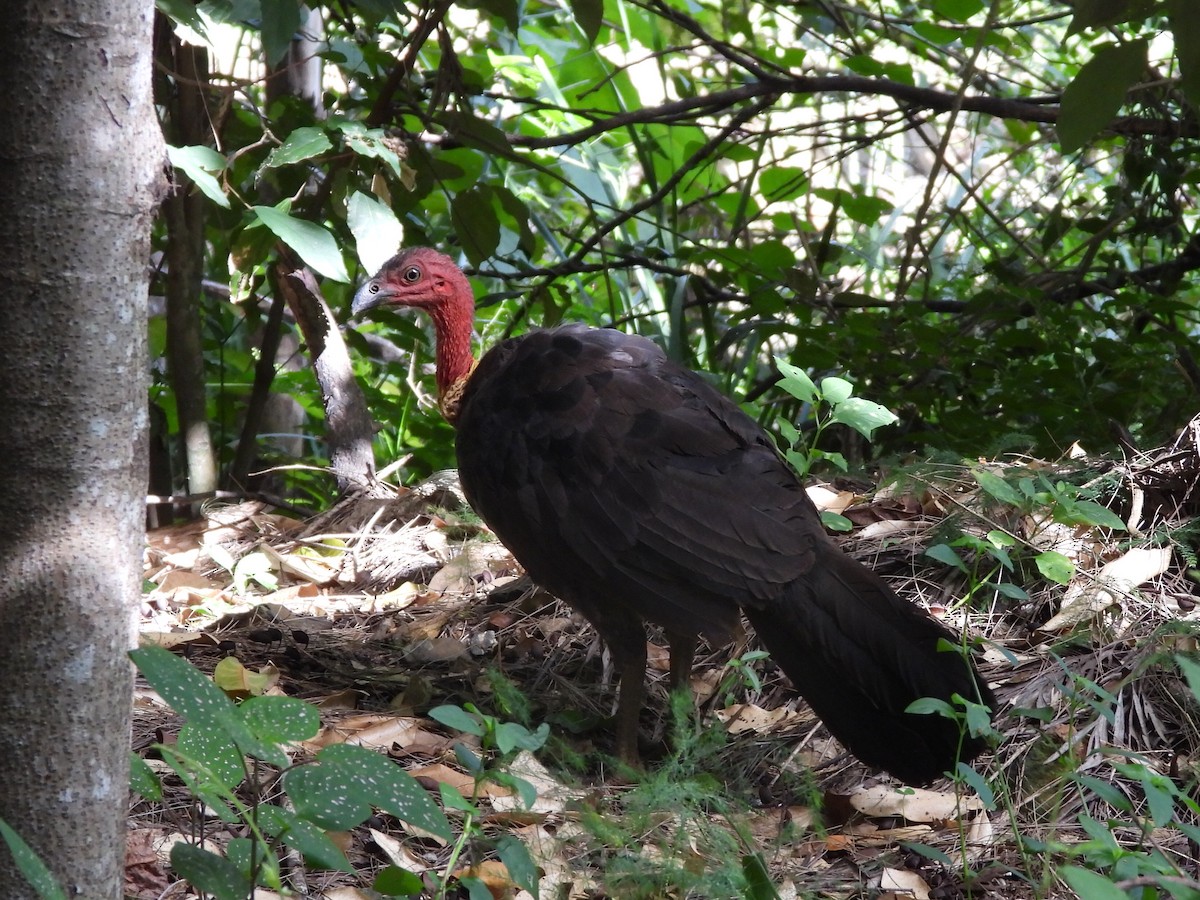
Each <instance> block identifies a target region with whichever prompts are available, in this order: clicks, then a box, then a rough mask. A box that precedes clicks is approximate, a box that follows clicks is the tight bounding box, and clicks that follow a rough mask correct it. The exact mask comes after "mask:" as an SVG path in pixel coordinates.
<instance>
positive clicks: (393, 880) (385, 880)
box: [371, 866, 425, 897]
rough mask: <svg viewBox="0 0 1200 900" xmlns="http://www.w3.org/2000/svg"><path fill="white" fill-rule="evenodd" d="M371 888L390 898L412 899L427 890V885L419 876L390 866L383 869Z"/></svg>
mask: <svg viewBox="0 0 1200 900" xmlns="http://www.w3.org/2000/svg"><path fill="white" fill-rule="evenodd" d="M371 888H372V889H373V890H376V891H378V892H379V893H381V894H384V895H385V896H388V897H411V896H412V895H413V894H420V893H422V892H423V891H424V890H425V883H424V882H423V881H421V878H420V876H419V875H416V874H415V873H413V872H409V871H408V870H407V869H401V868H400V867H399V866H388V867H387V868H386V869H381V870H380V871H379V874H378V875H376V876H375V880H374V881H373V882H372V883H371Z"/></svg>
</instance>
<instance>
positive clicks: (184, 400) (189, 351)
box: [156, 16, 217, 494]
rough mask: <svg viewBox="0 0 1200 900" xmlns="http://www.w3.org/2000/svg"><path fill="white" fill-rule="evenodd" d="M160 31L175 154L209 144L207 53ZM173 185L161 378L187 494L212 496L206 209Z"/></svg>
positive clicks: (162, 20) (191, 192) (163, 22)
mask: <svg viewBox="0 0 1200 900" xmlns="http://www.w3.org/2000/svg"><path fill="white" fill-rule="evenodd" d="M159 27H160V28H161V29H162V32H161V33H160V40H158V41H157V42H156V43H157V45H158V47H159V48H160V51H159V54H158V56H159V59H158V61H159V64H160V65H161V66H162V67H163V68H164V69H165V70H166V71H167V72H168V73H170V75H171V77H169V78H166V77H164V78H159V80H158V84H159V86H160V91H161V94H162V96H160V97H158V98H157V100H158V103H159V105H160V106H162V107H163V108H165V109H166V110H167V115H166V121H167V123H168V125H167V130H168V136H169V138H170V140H171V143H172V144H174V145H176V146H180V147H190V146H195V145H197V144H204V143H207V142H208V140H209V135H210V128H211V126H210V120H209V111H208V110H207V109H206V108H205V102H204V99H205V98H204V88H203V87H202V85H205V84H207V83H208V51H207V50H206V49H204V48H203V47H192V46H189V45H187V44H185V43H183V41H181V40H179V38H178V37H176V36H175V34H174V33H173V32H172V31H171V28H170V24H169V23H168V22H167V19H166V16H160V17H159ZM175 177H176V180H177V183H176V186H175V189H174V190H173V191H172V192H171V195H170V196H169V197H167V199H166V201H165V202H164V203H163V212H164V214H165V215H164V218H165V219H166V223H167V252H166V257H167V277H166V294H167V372H168V375H169V377H170V379H171V390H172V391H173V392H174V394H175V407H176V410H177V411H178V413H179V433H180V436H181V438H182V440H183V450H184V459H185V460H186V466H187V490H186V491H185V493H189V494H204V493H207V492H209V491H214V490H216V489H217V454H216V448H215V447H214V446H213V439H212V430H211V429H210V428H209V424H208V393H207V391H206V390H205V378H204V375H205V371H204V339H203V333H202V331H201V322H200V306H199V304H200V280H201V274H202V273H203V271H204V204H205V202H206V201H205V199H204V196H203V195H202V194H201V193H200V192H199V191H197V190H196V189H195V188H194V187H193V186H192V183H191V182H190V181H189V180H188V178H187V176H186V175H184V174H183V173H182V172H178V173H176V176H175Z"/></svg>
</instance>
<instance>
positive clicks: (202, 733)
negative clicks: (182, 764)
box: [175, 722, 246, 793]
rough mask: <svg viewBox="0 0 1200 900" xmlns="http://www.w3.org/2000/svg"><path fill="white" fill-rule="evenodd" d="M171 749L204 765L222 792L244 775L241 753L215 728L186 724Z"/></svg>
mask: <svg viewBox="0 0 1200 900" xmlns="http://www.w3.org/2000/svg"><path fill="white" fill-rule="evenodd" d="M175 746H176V747H177V748H178V749H179V752H180V753H181V754H182V755H183V756H184V757H185V758H186V759H189V760H195V761H196V762H198V763H200V765H202V766H204V768H205V769H207V770H208V773H209V775H211V776H212V777H213V778H215V779H217V780H218V781H219V782H220V785H221V787H223V788H224V789H225V792H226V793H228V792H230V791H232V790H233V789H234V788H236V787H237V786H238V785H239V784H241V783H242V779H243V778H244V777H245V775H246V769H245V766H244V765H243V763H242V753H241V751H240V750H238V748H237V747H236V746H234V743H233V741H231V740H230V739H229V736H228V735H227V734H225V732H224V731H222V730H221V729H219V728H212V727H211V726H208V725H197V724H196V723H195V722H186V723H184V725H183V726H182V727H181V728H180V729H179V738H178V740H177V741H176V743H175Z"/></svg>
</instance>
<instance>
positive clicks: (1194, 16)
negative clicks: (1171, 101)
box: [1167, 0, 1200, 111]
mask: <svg viewBox="0 0 1200 900" xmlns="http://www.w3.org/2000/svg"><path fill="white" fill-rule="evenodd" d="M1167 11H1168V13H1169V15H1170V23H1171V31H1172V32H1173V33H1174V36H1175V56H1176V57H1177V58H1178V59H1179V84H1180V86H1181V87H1182V88H1183V92H1184V94H1186V95H1187V98H1188V101H1189V102H1190V103H1191V104H1192V109H1193V111H1196V110H1200V4H1197V3H1196V0H1168V2H1167Z"/></svg>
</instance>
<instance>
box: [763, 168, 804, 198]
mask: <svg viewBox="0 0 1200 900" xmlns="http://www.w3.org/2000/svg"><path fill="white" fill-rule="evenodd" d="M808 185H809V178H808V170H807V169H802V168H799V167H796V166H772V167H771V168H769V169H764V170H763V171H762V172H761V173H759V176H758V188H759V190H760V191H761V192H762V195H763V197H764V198H765V199H766V200H767V202H768V203H783V202H787V201H789V200H795V199H796V198H797V197H799V196H801V195H803V194H804V193H806V192H807V191H808Z"/></svg>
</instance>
